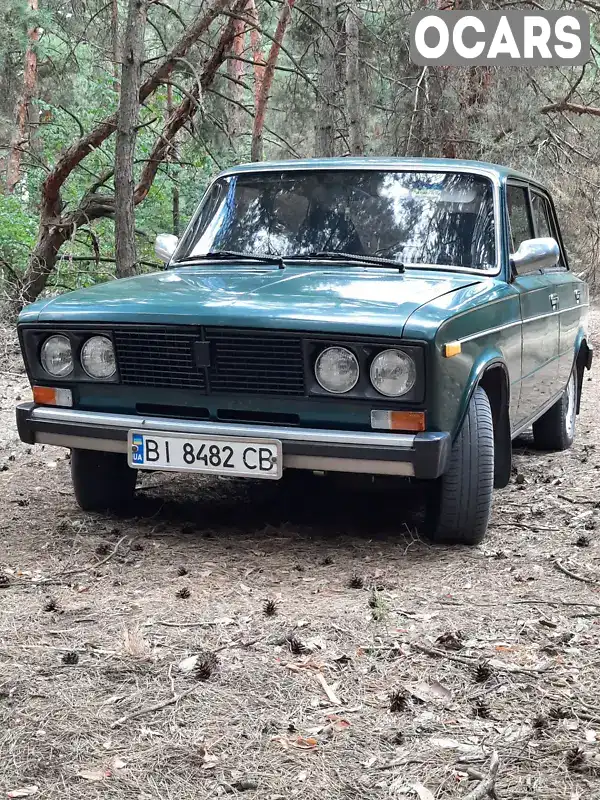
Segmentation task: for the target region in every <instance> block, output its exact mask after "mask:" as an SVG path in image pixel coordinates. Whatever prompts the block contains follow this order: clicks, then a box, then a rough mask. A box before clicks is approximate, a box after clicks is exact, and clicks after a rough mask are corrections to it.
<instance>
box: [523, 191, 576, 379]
mask: <svg viewBox="0 0 600 800" xmlns="http://www.w3.org/2000/svg"><path fill="white" fill-rule="evenodd" d="M531 210H532V214H533V225H534V228H535V231H536V236H552V238H553V239H556V241H557V242H558V244H559V247H560V261H559V263H558V264H557V265H556V266H555V267H551V268H549V269H545V270H543V274H544V275H545V276H546V279H547V281H548V285H549V286H551V287H552V292H553V293H554V294H556V295H557V296H558V312H559V313H558V320H559V360H558V379H557V380H558V386H557V391H558V390H560V389H564V387H565V386H566V385H567V382H568V380H569V377H570V375H571V370H572V369H573V360H574V358H575V342H576V339H577V333H578V331H579V326H580V323H581V315H582V308H584V307H585V306H586V305H587V287H586V285H585V284H584V283H583V281H581V280H579V278H576V277H575V275H573V273H572V272H571V271H570V270H569V266H568V263H567V257H566V253H565V250H564V247H563V243H562V238H561V235H560V228H559V226H558V220H557V217H556V212H555V209H554V207H553V205H552V201H551V200H550V197H549V195H547V194H546V192H544V191H542V190H541V189H537V188H532V190H531Z"/></svg>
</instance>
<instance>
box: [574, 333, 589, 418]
mask: <svg viewBox="0 0 600 800" xmlns="http://www.w3.org/2000/svg"><path fill="white" fill-rule="evenodd" d="M593 356H594V348H593V347H592V346H591V344H589V342H588V339H587V333H586V331H585V330H584V329H583V328H581V329H580V330H579V333H578V334H577V339H576V340H575V352H574V364H575V370H576V372H577V413H578V414H579V411H580V408H581V394H582V391H583V373H584V371H585V370H586V369H591V368H592V360H593Z"/></svg>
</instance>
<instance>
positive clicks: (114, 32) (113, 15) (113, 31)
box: [110, 0, 123, 92]
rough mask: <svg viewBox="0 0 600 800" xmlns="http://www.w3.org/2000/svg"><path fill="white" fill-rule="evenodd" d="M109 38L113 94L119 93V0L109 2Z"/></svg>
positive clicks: (121, 56)
mask: <svg viewBox="0 0 600 800" xmlns="http://www.w3.org/2000/svg"><path fill="white" fill-rule="evenodd" d="M110 38H111V39H112V61H113V77H114V81H113V86H114V89H115V92H120V91H121V82H120V80H119V78H120V75H121V61H122V58H123V55H122V53H121V36H120V32H119V0H111V7H110Z"/></svg>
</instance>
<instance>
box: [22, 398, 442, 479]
mask: <svg viewBox="0 0 600 800" xmlns="http://www.w3.org/2000/svg"><path fill="white" fill-rule="evenodd" d="M17 427H18V430H19V436H20V437H21V439H22V440H23V441H24V442H27V443H28V444H50V445H56V446H58V447H69V448H80V449H82V450H102V451H105V452H111V453H126V452H127V432H128V431H129V430H130V429H137V430H140V429H143V428H147V429H148V430H149V431H162V432H172V433H187V434H189V435H190V436H234V437H235V436H240V437H244V438H251V439H261V438H268V439H279V440H280V441H281V442H282V445H283V466H284V469H305V470H318V471H324V472H353V473H367V474H372V475H404V476H407V477H417V478H437V477H439V476H440V475H442V474H443V473H444V472H445V470H446V467H447V464H448V458H449V455H450V447H451V441H450V435H449V434H448V433H438V432H435V431H428V432H425V433H418V434H406V433H381V432H379V431H338V430H321V429H318V428H296V427H283V426H278V425H241V424H237V423H225V422H212V421H198V420H184V419H172V418H165V417H141V416H137V415H134V414H110V413H104V412H99V411H80V410H77V409H71V408H55V407H52V406H36V405H35V404H34V403H23V404H22V405H20V406H18V407H17Z"/></svg>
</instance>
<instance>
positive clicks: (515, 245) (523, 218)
mask: <svg viewBox="0 0 600 800" xmlns="http://www.w3.org/2000/svg"><path fill="white" fill-rule="evenodd" d="M507 196H508V219H509V222H510V236H511V241H512V252H513V253H514V252H516V251H517V250H518V249H519V245H520V244H521V242H524V241H525V240H526V239H533V238H534V235H535V234H534V232H533V225H532V224H531V215H530V213H529V199H528V196H527V189H525V187H523V186H510V185H509V186H508V187H507Z"/></svg>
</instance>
